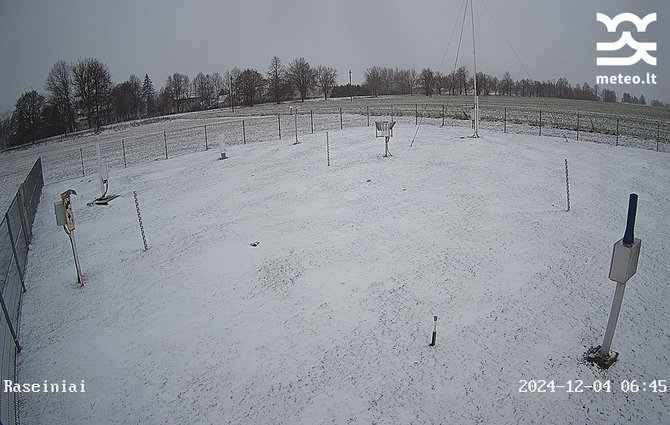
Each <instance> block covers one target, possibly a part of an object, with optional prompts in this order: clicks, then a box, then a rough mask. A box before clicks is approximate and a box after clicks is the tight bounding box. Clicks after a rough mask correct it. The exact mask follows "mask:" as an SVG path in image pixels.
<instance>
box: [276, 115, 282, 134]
mask: <svg viewBox="0 0 670 425" xmlns="http://www.w3.org/2000/svg"><path fill="white" fill-rule="evenodd" d="M277 128H278V129H279V130H278V131H279V140H281V114H277Z"/></svg>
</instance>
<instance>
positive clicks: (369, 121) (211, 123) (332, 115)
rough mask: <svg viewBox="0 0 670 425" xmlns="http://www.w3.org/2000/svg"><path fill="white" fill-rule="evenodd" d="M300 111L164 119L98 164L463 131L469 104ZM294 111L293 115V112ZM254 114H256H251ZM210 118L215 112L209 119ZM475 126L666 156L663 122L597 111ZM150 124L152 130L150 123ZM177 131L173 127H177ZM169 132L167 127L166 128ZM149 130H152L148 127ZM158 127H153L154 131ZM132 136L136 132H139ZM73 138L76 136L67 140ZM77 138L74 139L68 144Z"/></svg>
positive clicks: (105, 148) (57, 167)
mask: <svg viewBox="0 0 670 425" xmlns="http://www.w3.org/2000/svg"><path fill="white" fill-rule="evenodd" d="M308 108H312V105H309V106H308V105H305V106H301V107H299V108H295V107H286V106H276V107H266V106H263V107H261V108H259V109H254V108H243V109H240V110H236V112H235V114H239V115H234V116H231V115H230V114H232V112H229V111H224V110H213V111H206V112H202V113H200V114H201V115H195V116H196V117H200V116H202V118H201V119H202V121H201V120H200V119H193V118H184V123H189V122H198V121H200V122H205V123H203V124H201V125H193V126H189V127H183V128H177V129H174V128H173V127H174V126H175V123H176V122H177V121H178V120H179V118H177V119H174V118H171V117H167V118H165V121H164V122H165V123H166V124H165V130H164V131H163V130H159V131H158V132H155V133H151V134H147V133H144V134H137V135H130V136H128V134H127V133H126V135H125V136H123V137H118V139H113V140H112V141H110V140H109V138H107V140H106V141H104V142H101V146H100V147H101V155H102V160H103V161H104V162H105V163H107V164H108V165H109V166H110V167H112V168H122V167H127V166H131V165H135V164H139V163H147V162H152V161H158V160H164V159H166V158H168V159H169V158H172V157H174V156H178V155H183V154H186V153H192V152H201V151H205V150H206V149H210V148H213V147H217V146H227V145H238V144H244V143H258V142H268V141H273V140H278V139H282V140H292V139H294V138H295V137H296V120H295V118H296V116H295V114H296V113H297V130H298V131H297V132H298V136H300V135H304V134H312V133H314V132H323V131H333V130H339V129H344V128H353V127H362V126H369V125H374V122H375V121H378V120H380V119H384V120H393V121H397V122H403V123H406V124H413V125H416V124H420V125H435V126H443V125H444V126H450V127H470V128H472V121H471V117H472V105H471V104H467V103H463V102H462V101H460V102H454V103H451V104H450V103H445V104H438V103H424V104H421V103H412V104H408V103H398V104H389V103H380V104H370V105H360V104H358V105H357V104H355V103H354V104H351V105H343V106H338V107H328V106H327V107H324V106H319V105H315V106H314V107H313V109H308ZM296 111H297V112H296ZM254 113H257V115H252V114H254ZM216 114H220V115H219V116H216ZM480 117H481V122H480V128H481V129H482V130H485V131H486V130H488V131H499V132H507V133H512V134H536V135H542V136H549V137H558V138H560V139H562V140H563V139H567V140H579V141H589V142H596V143H606V144H611V145H623V146H632V147H638V148H643V149H651V150H657V151H660V152H669V151H670V143H669V142H670V121H668V120H665V119H658V120H653V119H640V118H637V117H636V118H631V117H626V116H613V115H607V114H604V113H599V112H593V111H590V112H573V111H566V110H552V109H539V108H534V107H519V106H514V107H504V106H498V105H490V106H481V107H480ZM152 125H155V123H154V124H152ZM177 126H179V124H177ZM171 127H172V128H171ZM154 128H155V127H154ZM158 129H160V127H158ZM138 133H139V131H138ZM72 137H75V136H72ZM76 140H77V139H76V138H74V139H73V142H74V141H76ZM45 167H46V168H45V172H46V174H47V175H48V177H49V179H53V180H54V181H60V180H64V179H68V178H73V177H82V176H85V175H90V174H94V173H96V172H97V155H96V147H95V143H91V142H89V143H84V144H81V143H80V142H75V143H72V144H70V145H68V140H65V141H64V142H62V143H61V144H60V146H59V148H58V149H57V150H53V152H51V151H50V152H49V154H48V158H45Z"/></svg>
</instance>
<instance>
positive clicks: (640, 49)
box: [596, 13, 656, 66]
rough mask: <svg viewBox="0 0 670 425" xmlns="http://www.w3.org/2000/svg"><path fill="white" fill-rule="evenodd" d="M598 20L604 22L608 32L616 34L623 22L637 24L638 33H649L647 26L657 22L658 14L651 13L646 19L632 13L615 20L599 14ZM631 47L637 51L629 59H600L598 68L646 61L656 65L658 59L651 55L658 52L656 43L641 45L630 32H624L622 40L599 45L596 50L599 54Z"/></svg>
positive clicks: (598, 59) (621, 14) (619, 15)
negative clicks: (651, 52)
mask: <svg viewBox="0 0 670 425" xmlns="http://www.w3.org/2000/svg"><path fill="white" fill-rule="evenodd" d="M596 20H597V21H598V22H602V23H603V24H605V26H606V27H607V32H616V29H617V27H618V26H619V24H620V23H622V22H626V21H628V22H631V23H633V24H635V28H636V29H637V32H645V31H647V26H648V25H649V24H650V23H652V22H656V13H650V14H649V15H647V16H645V17H644V18H642V19H640V17H639V16H637V15H635V14H632V13H619V14H618V15H616V16H615V17H614V18H612V19H610V18H609V16H607V15H605V14H604V13H597V14H596ZM625 46H629V47H632V48H633V49H635V54H633V56H629V57H598V58H597V60H596V65H598V66H629V65H634V64H636V63H638V62H639V61H640V60H643V61H645V62H646V63H648V64H649V65H654V66H655V65H656V58H655V57H654V56H652V55H650V54H649V52H650V51H654V52H655V51H656V43H641V42H638V41H636V40H635V39H634V38H633V36H632V35H631V33H630V31H623V33H622V34H621V38H619V40H617V41H613V42H611V43H600V42H599V43H597V44H596V50H598V51H599V52H614V51H617V50H620V49H621V48H623V47H625Z"/></svg>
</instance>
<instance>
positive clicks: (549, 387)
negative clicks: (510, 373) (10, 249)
mask: <svg viewBox="0 0 670 425" xmlns="http://www.w3.org/2000/svg"><path fill="white" fill-rule="evenodd" d="M587 391H590V392H594V393H611V392H622V393H668V380H667V379H653V380H649V381H646V380H639V379H624V380H622V381H620V382H617V381H613V380H611V379H608V380H598V379H596V380H594V381H590V382H585V381H583V380H581V379H570V380H568V381H556V380H554V379H551V380H546V379H520V380H519V392H520V393H556V392H566V393H583V392H587Z"/></svg>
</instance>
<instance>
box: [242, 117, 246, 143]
mask: <svg viewBox="0 0 670 425" xmlns="http://www.w3.org/2000/svg"><path fill="white" fill-rule="evenodd" d="M242 144H245V145H246V144H247V130H246V129H245V128H244V120H242Z"/></svg>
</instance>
